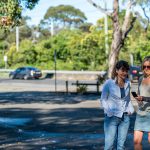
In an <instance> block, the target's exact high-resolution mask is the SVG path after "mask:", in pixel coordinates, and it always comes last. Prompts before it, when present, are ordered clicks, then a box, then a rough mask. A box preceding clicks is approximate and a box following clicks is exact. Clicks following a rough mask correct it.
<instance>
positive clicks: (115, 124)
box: [104, 114, 130, 150]
mask: <svg viewBox="0 0 150 150" xmlns="http://www.w3.org/2000/svg"><path fill="white" fill-rule="evenodd" d="M129 125H130V118H129V116H128V115H127V114H123V116H122V118H118V117H115V116H112V117H108V116H105V120H104V133H105V148H104V150H112V149H113V148H114V144H115V142H116V147H115V148H116V150H124V149H125V146H124V144H125V141H126V137H127V134H128V129H129Z"/></svg>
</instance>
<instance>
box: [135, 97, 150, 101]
mask: <svg viewBox="0 0 150 150" xmlns="http://www.w3.org/2000/svg"><path fill="white" fill-rule="evenodd" d="M135 99H136V100H138V101H139V102H141V101H145V102H150V97H145V96H140V95H138V97H135Z"/></svg>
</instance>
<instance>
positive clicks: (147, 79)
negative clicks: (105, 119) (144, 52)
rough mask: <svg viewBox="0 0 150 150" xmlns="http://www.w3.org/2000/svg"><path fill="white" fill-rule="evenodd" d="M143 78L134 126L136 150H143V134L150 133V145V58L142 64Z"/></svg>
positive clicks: (149, 134) (149, 135)
mask: <svg viewBox="0 0 150 150" xmlns="http://www.w3.org/2000/svg"><path fill="white" fill-rule="evenodd" d="M142 70H143V76H142V77H141V78H140V79H139V86H138V96H137V97H135V99H136V100H137V102H138V106H139V107H138V111H137V114H136V121H135V126H134V146H135V150H142V138H143V133H144V132H146V133H148V142H149V143H150V56H147V57H145V58H144V60H143V62H142Z"/></svg>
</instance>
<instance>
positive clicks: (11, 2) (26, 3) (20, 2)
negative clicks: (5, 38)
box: [0, 0, 39, 29]
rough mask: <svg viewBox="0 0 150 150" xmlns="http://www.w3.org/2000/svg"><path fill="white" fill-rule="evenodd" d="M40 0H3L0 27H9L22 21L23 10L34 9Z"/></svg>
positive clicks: (0, 6) (0, 7) (0, 8)
mask: <svg viewBox="0 0 150 150" xmlns="http://www.w3.org/2000/svg"><path fill="white" fill-rule="evenodd" d="M38 1H39V0H1V1H0V27H1V28H4V29H8V28H10V27H14V26H16V25H18V24H19V23H20V19H21V17H22V16H21V15H22V10H23V9H24V8H27V9H33V8H34V6H35V5H36V4H37V3H38Z"/></svg>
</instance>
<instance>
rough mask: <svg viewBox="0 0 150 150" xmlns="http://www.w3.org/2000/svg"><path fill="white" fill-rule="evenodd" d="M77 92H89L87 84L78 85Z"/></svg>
mask: <svg viewBox="0 0 150 150" xmlns="http://www.w3.org/2000/svg"><path fill="white" fill-rule="evenodd" d="M77 92H78V93H81V94H83V93H85V92H87V85H78V87H77Z"/></svg>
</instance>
